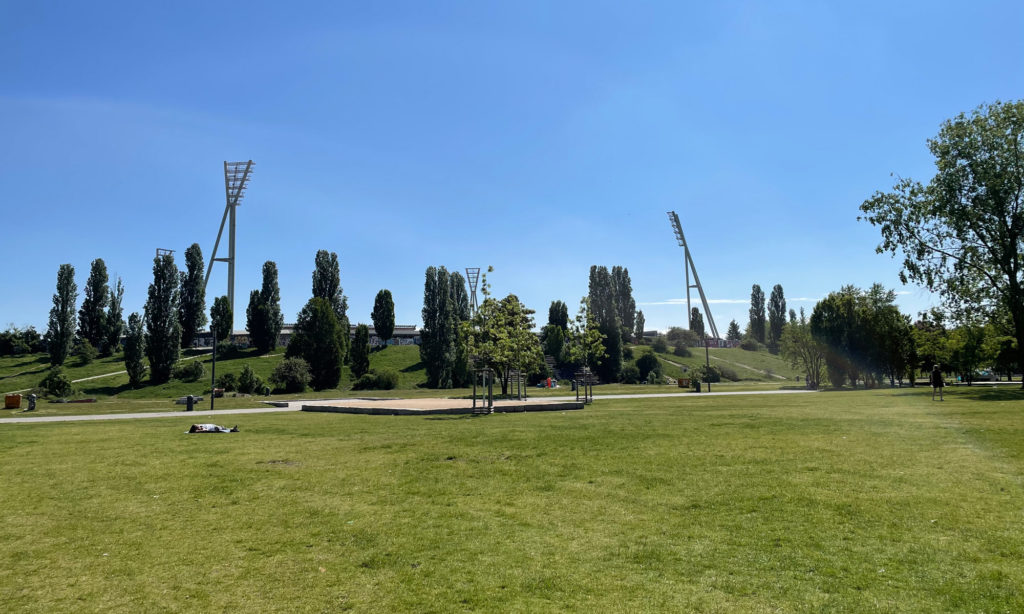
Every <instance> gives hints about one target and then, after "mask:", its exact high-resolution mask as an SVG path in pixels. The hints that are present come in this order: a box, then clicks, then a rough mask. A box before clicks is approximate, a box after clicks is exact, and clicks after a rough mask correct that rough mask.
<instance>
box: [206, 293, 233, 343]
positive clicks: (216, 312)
mask: <svg viewBox="0 0 1024 614" xmlns="http://www.w3.org/2000/svg"><path fill="white" fill-rule="evenodd" d="M233 320H234V316H233V315H232V313H231V303H230V302H229V301H228V297H226V296H218V297H217V298H215V299H213V305H212V306H211V307H210V332H211V333H213V342H214V343H217V342H219V341H224V340H225V339H227V338H228V337H230V336H231V328H232V326H234V322H233Z"/></svg>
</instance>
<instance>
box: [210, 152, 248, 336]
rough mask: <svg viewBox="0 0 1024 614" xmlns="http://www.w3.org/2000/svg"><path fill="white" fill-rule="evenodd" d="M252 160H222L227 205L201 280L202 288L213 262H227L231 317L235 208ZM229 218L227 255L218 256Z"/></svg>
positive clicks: (233, 295) (233, 313) (241, 195)
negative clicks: (203, 278) (223, 256)
mask: <svg viewBox="0 0 1024 614" xmlns="http://www.w3.org/2000/svg"><path fill="white" fill-rule="evenodd" d="M252 165H253V162H252V160H249V161H247V162H227V161H225V162H224V197H225V200H226V201H227V205H226V206H225V207H224V217H222V218H221V220H220V230H218V231H217V241H216V243H214V244H213V253H212V254H210V264H209V266H207V267H206V280H205V281H203V289H204V290H205V289H206V286H207V285H208V284H209V283H210V273H211V272H212V271H213V263H214V262H227V263H228V303H230V304H231V315H232V318H233V317H234V315H235V313H236V312H235V209H237V208H238V205H239V204H241V202H242V197H243V196H244V195H245V188H246V184H247V183H248V182H249V177H250V175H252ZM229 218H230V219H231V223H230V224H229V226H228V257H227V258H218V257H217V248H218V247H219V246H220V237H221V235H222V234H223V233H224V222H225V221H227V220H228V219H229Z"/></svg>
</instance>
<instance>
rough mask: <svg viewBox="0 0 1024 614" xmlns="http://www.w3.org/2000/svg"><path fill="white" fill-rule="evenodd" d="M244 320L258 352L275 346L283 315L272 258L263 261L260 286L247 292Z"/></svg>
mask: <svg viewBox="0 0 1024 614" xmlns="http://www.w3.org/2000/svg"><path fill="white" fill-rule="evenodd" d="M245 321H246V330H248V331H249V336H250V337H251V338H252V342H253V345H255V346H256V348H257V349H258V350H259V351H260V352H269V351H270V350H272V349H274V348H275V347H277V340H278V338H279V337H280V336H281V328H282V327H284V316H283V315H282V314H281V289H280V288H279V287H278V285H277V264H276V263H275V262H273V261H272V260H268V261H266V262H264V263H263V286H262V288H261V289H260V290H253V291H252V292H250V293H249V306H248V307H247V308H246V310H245Z"/></svg>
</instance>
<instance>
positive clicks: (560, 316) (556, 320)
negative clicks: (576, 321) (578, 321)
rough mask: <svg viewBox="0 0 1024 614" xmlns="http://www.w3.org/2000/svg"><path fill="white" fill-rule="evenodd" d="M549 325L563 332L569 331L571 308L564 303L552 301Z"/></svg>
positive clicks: (549, 309) (549, 308) (549, 310)
mask: <svg viewBox="0 0 1024 614" xmlns="http://www.w3.org/2000/svg"><path fill="white" fill-rule="evenodd" d="M548 324H553V325H555V326H557V327H559V328H561V329H562V332H566V331H568V330H569V306H568V305H566V304H565V303H564V302H562V301H551V306H550V307H548Z"/></svg>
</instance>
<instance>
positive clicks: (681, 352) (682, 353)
mask: <svg viewBox="0 0 1024 614" xmlns="http://www.w3.org/2000/svg"><path fill="white" fill-rule="evenodd" d="M672 354H674V355H675V356H679V357H680V358H686V357H687V356H693V352H691V351H690V348H688V347H686V346H685V345H682V344H679V345H677V346H676V347H674V348H673V349H672Z"/></svg>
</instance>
